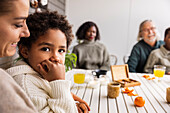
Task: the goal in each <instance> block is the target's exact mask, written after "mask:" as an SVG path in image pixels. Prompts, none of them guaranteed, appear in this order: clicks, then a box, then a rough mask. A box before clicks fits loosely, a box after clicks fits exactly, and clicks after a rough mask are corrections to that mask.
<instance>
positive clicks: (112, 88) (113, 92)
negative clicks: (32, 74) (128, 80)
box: [107, 82, 121, 98]
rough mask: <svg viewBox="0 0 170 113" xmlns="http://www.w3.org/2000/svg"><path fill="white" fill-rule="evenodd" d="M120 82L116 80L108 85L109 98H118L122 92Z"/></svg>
mask: <svg viewBox="0 0 170 113" xmlns="http://www.w3.org/2000/svg"><path fill="white" fill-rule="evenodd" d="M120 86H121V85H120V84H119V83H116V82H110V83H108V85H107V92H108V97H109V98H116V97H118V96H119V93H120Z"/></svg>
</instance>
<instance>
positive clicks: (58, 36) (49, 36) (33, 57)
mask: <svg viewBox="0 0 170 113" xmlns="http://www.w3.org/2000/svg"><path fill="white" fill-rule="evenodd" d="M66 43H67V41H66V36H65V34H64V33H63V32H61V31H60V30H56V29H55V30H52V29H50V30H48V31H47V33H46V34H45V35H43V36H40V37H39V38H38V40H37V41H36V42H35V43H33V44H32V46H31V48H30V50H29V51H28V50H27V55H26V56H25V58H26V59H27V60H28V63H29V64H30V65H31V66H32V68H34V70H36V71H37V72H38V71H39V69H38V67H37V65H38V64H40V63H42V62H43V61H44V60H49V61H52V62H54V63H55V61H57V62H58V63H60V64H64V62H65V54H66V49H67V47H66V46H67V45H66Z"/></svg>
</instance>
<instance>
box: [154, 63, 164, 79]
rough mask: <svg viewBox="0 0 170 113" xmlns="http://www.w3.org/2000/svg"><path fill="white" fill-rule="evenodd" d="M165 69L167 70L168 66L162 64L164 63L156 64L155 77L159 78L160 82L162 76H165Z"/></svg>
mask: <svg viewBox="0 0 170 113" xmlns="http://www.w3.org/2000/svg"><path fill="white" fill-rule="evenodd" d="M165 70H166V67H165V66H162V65H154V70H153V72H154V75H155V77H157V78H158V82H160V81H161V78H162V77H163V76H164V74H165Z"/></svg>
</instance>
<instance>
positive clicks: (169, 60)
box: [144, 27, 170, 75]
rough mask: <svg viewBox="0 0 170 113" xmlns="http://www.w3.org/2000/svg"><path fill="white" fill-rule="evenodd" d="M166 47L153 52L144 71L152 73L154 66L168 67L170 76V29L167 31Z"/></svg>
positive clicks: (167, 71) (167, 70) (167, 72)
mask: <svg viewBox="0 0 170 113" xmlns="http://www.w3.org/2000/svg"><path fill="white" fill-rule="evenodd" d="M164 42H165V45H162V46H161V47H160V48H159V49H156V50H154V51H152V52H151V54H150V55H149V58H148V60H147V63H146V65H145V68H144V71H145V72H148V73H152V71H153V67H154V65H163V66H166V74H168V75H170V27H169V28H167V29H166V30H165V37H164Z"/></svg>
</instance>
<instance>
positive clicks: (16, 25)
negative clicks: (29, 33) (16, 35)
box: [15, 24, 23, 28]
mask: <svg viewBox="0 0 170 113" xmlns="http://www.w3.org/2000/svg"><path fill="white" fill-rule="evenodd" d="M15 27H17V28H20V27H23V25H20V24H15Z"/></svg>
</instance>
